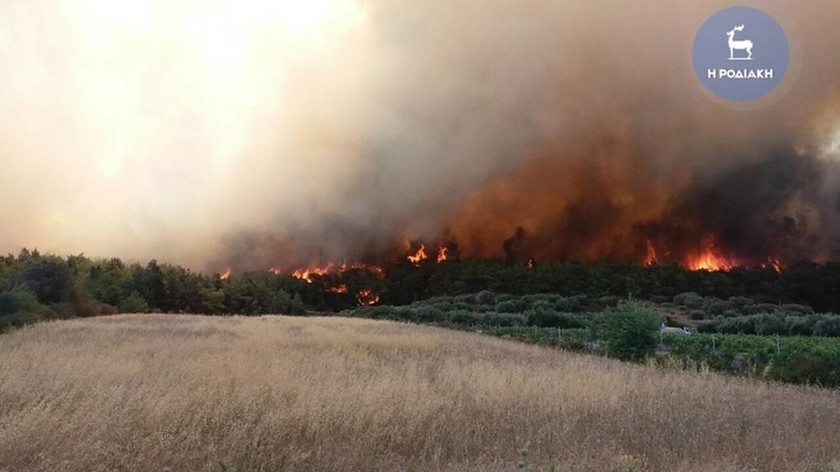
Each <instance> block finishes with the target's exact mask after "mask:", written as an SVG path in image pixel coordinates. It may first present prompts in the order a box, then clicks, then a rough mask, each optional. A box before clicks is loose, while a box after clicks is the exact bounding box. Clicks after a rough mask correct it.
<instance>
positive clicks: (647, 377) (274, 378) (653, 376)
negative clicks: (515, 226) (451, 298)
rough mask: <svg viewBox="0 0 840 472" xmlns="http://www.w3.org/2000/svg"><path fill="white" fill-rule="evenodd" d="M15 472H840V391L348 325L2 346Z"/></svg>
mask: <svg viewBox="0 0 840 472" xmlns="http://www.w3.org/2000/svg"><path fill="white" fill-rule="evenodd" d="M0 360H1V361H0V471H3V472H6V471H9V472H11V471H15V472H18V471H35V470H39V471H40V470H43V471H47V470H62V471H105V470H125V471H135V470H136V471H140V470H169V471H180V470H195V471H220V470H230V471H234V470H235V471H275V470H295V471H309V470H312V471H315V470H318V471H352V470H374V471H376V470H381V471H386V470H387V471H392V470H415V471H434V470H453V471H454V470H476V471H477V470H482V471H486V470H490V471H493V470H517V467H518V466H521V467H522V468H531V469H532V470H551V468H552V467H556V470H593V471H595V470H598V471H604V470H627V471H629V470H651V471H746V470H780V471H781V470H784V471H789V470H793V471H796V470H802V471H832V470H840V392H838V391H837V390H820V389H814V388H809V387H795V386H782V385H768V384H760V383H753V382H750V381H747V380H744V379H735V378H726V377H721V376H718V375H716V374H710V373H701V374H696V373H689V372H677V371H664V370H660V369H656V368H653V367H646V366H637V365H630V364H624V363H620V362H617V361H611V360H608V359H603V358H599V357H594V356H587V355H581V354H575V353H569V352H560V351H556V350H551V349H546V348H540V347H536V346H530V345H525V344H519V343H516V342H512V341H507V340H503V339H496V338H490V337H484V336H481V335H477V334H471V333H464V332H454V331H447V330H444V329H438V328H432V327H422V326H416V325H411V324H401V323H394V322H387V321H374V320H362V319H345V318H291V317H277V316H263V317H256V318H253V317H252V318H245V317H224V318H209V317H198V316H190V315H121V316H113V317H100V318H92V319H79V320H70V321H58V322H49V323H41V324H37V325H33V326H28V327H25V328H22V329H19V330H16V331H13V332H12V333H9V334H6V335H3V336H0Z"/></svg>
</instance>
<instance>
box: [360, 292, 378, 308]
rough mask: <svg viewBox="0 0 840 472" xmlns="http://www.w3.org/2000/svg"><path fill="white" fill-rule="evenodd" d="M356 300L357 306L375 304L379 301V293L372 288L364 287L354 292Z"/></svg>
mask: <svg viewBox="0 0 840 472" xmlns="http://www.w3.org/2000/svg"><path fill="white" fill-rule="evenodd" d="M356 301H357V302H359V306H370V305H376V304H377V303H379V295H377V294H376V292H374V291H373V290H370V289H367V288H364V289H362V290H359V292H358V293H357V294H356Z"/></svg>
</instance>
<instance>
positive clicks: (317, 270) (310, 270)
mask: <svg viewBox="0 0 840 472" xmlns="http://www.w3.org/2000/svg"><path fill="white" fill-rule="evenodd" d="M333 267H335V265H334V264H333V263H332V262H329V263H327V265H325V266H323V267H317V266H310V267H307V268H300V269H295V270H294V271H292V277H294V278H296V279H301V280H305V281H307V282H308V283H310V284H311V283H312V278H313V277H314V276H316V275H326V274H329V273H330V272H331V271H332V270H333Z"/></svg>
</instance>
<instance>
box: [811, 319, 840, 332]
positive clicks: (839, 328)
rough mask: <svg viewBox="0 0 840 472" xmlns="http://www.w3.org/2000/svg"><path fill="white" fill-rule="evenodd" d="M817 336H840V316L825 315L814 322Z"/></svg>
mask: <svg viewBox="0 0 840 472" xmlns="http://www.w3.org/2000/svg"><path fill="white" fill-rule="evenodd" d="M814 335H815V336H840V316H831V317H825V318H823V319H821V320H819V321H817V322H816V324H814Z"/></svg>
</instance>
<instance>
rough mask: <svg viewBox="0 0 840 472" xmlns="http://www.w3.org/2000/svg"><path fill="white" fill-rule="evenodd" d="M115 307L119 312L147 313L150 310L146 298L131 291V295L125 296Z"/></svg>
mask: <svg viewBox="0 0 840 472" xmlns="http://www.w3.org/2000/svg"><path fill="white" fill-rule="evenodd" d="M117 308H119V310H120V312H121V313H149V312H150V311H151V309H150V308H149V304H148V303H146V299H145V298H143V297H141V296H140V294H139V293H137V292H131V295H129V296H127V297H125V299H124V300H122V301H121V302H120V304H119V306H118V307H117Z"/></svg>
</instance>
